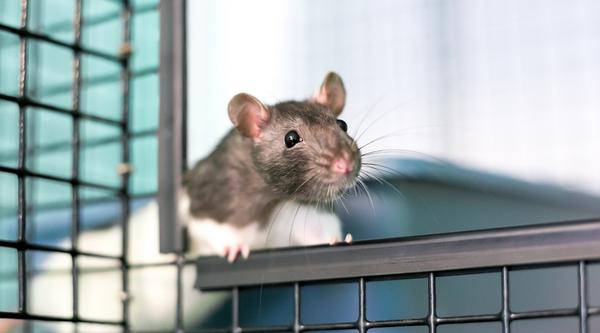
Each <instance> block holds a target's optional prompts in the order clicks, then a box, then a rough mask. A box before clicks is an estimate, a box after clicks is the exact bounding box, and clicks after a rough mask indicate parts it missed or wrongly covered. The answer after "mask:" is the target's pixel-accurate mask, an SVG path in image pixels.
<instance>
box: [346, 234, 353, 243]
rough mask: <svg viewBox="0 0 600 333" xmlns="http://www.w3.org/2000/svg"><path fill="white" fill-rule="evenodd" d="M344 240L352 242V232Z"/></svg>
mask: <svg viewBox="0 0 600 333" xmlns="http://www.w3.org/2000/svg"><path fill="white" fill-rule="evenodd" d="M344 242H346V243H347V244H350V243H352V234H351V233H347V234H346V238H344Z"/></svg>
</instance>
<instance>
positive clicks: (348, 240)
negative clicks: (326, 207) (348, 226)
mask: <svg viewBox="0 0 600 333" xmlns="http://www.w3.org/2000/svg"><path fill="white" fill-rule="evenodd" d="M337 243H339V239H338V238H337V237H336V236H331V237H330V238H329V245H335V244H337ZM344 243H346V244H350V243H352V234H351V233H347V234H346V237H344Z"/></svg>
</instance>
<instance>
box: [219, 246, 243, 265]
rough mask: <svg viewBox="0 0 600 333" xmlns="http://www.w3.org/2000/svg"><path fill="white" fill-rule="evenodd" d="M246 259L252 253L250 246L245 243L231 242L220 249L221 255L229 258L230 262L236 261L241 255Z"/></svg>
mask: <svg viewBox="0 0 600 333" xmlns="http://www.w3.org/2000/svg"><path fill="white" fill-rule="evenodd" d="M240 255H241V256H242V258H244V259H248V256H249V255H250V246H249V245H248V244H244V243H241V242H240V243H237V242H236V243H230V244H226V245H224V246H223V248H221V250H220V251H219V256H221V257H224V258H227V261H228V262H230V263H231V262H234V261H235V260H236V259H237V258H238V257H239V256H240Z"/></svg>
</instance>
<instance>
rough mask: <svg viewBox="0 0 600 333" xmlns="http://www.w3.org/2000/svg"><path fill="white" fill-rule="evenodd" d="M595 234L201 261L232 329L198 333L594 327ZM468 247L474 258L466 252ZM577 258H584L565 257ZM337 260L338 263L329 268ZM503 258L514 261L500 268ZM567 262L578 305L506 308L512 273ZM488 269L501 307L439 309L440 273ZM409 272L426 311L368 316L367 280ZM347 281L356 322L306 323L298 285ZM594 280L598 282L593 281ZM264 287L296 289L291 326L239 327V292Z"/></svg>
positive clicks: (532, 232) (201, 278)
mask: <svg viewBox="0 0 600 333" xmlns="http://www.w3.org/2000/svg"><path fill="white" fill-rule="evenodd" d="M599 231H600V223H599V222H598V221H570V222H565V223H559V224H548V225H542V226H533V227H516V228H504V229H497V230H491V231H476V232H462V233H456V234H450V235H437V236H427V237H410V238H404V239H397V240H391V241H386V242H383V243H381V242H379V243H378V242H364V243H358V244H354V245H350V246H341V247H333V248H331V247H317V248H313V249H291V250H284V251H279V252H278V251H263V252H259V253H257V254H255V255H254V257H250V259H248V262H241V263H238V264H236V265H233V266H231V265H230V266H229V267H226V264H222V263H219V261H218V260H215V259H210V258H207V259H201V260H200V261H199V262H198V263H197V270H198V277H197V281H196V287H198V288H200V289H203V290H207V291H210V290H230V291H231V295H232V299H233V302H232V309H231V311H232V324H231V327H229V328H220V329H206V330H200V331H198V332H203V333H208V332H214V333H224V332H279V331H292V332H305V331H321V330H343V329H350V330H357V331H358V332H366V331H367V330H369V329H374V328H384V327H407V326H419V327H427V331H428V332H430V333H433V332H437V330H438V327H439V326H442V325H450V324H470V323H489V322H497V323H500V324H501V327H502V332H503V333H510V332H511V331H513V328H511V323H513V322H515V321H522V320H527V319H542V318H566V317H570V318H577V320H578V325H579V329H578V332H580V333H587V332H591V330H590V321H589V319H588V318H589V317H590V316H598V315H600V306H598V305H597V304H596V305H595V306H592V305H590V304H589V295H590V293H589V283H590V278H589V274H588V272H587V270H588V269H587V267H588V265H589V264H597V263H598V262H597V261H595V260H597V259H598V257H599V255H598V253H600V252H599V250H600V249H599V246H600V242H599V239H600V237H599V236H600V232H599ZM586 235H587V236H586ZM519 238H520V239H519ZM478 248H479V249H478ZM427 249H429V250H427ZM277 252H278V253H277ZM468 252H470V253H471V254H472V256H469V255H465V254H466V253H468ZM385 253H387V255H385ZM557 253H562V254H560V255H557ZM474 256H478V257H481V260H473V258H474ZM576 257H580V258H583V259H585V260H572V259H569V258H576ZM375 258H379V260H377V259H375ZM587 258H594V259H590V260H587ZM334 262H335V263H336V265H331V263H334ZM508 262H514V264H506V265H504V264H502V265H497V264H498V263H508ZM568 265H571V266H576V267H577V281H576V282H577V306H576V307H567V308H558V309H542V310H528V311H516V310H511V306H510V304H511V303H510V289H511V287H510V285H511V282H510V273H511V272H516V271H520V270H528V269H536V268H551V267H565V266H568ZM490 272H492V273H498V274H500V280H499V281H500V283H499V284H498V285H497V286H496V288H498V290H501V310H500V311H499V312H497V313H487V314H477V315H458V316H442V315H439V314H438V313H437V302H438V300H437V299H438V289H437V287H436V284H437V279H438V278H440V277H445V276H452V275H474V274H475V275H476V274H480V273H490ZM407 277H408V278H411V277H413V278H414V277H420V278H426V279H427V306H428V313H427V315H426V316H424V317H420V318H409V319H394V320H370V319H369V318H367V316H366V313H367V312H366V311H367V306H368V304H367V288H366V284H367V283H368V282H371V281H381V280H397V279H402V278H407ZM332 278H335V279H332ZM263 281H266V283H264V282H263ZM315 281H316V282H315ZM348 282H350V283H354V285H355V286H357V288H356V292H357V293H358V298H357V299H358V318H357V320H355V321H349V322H331V323H330V322H327V323H322V324H321V323H319V324H314V323H305V322H303V320H302V316H301V301H302V300H301V299H302V297H301V290H302V288H303V287H304V286H310V285H313V284H315V283H317V284H319V283H333V284H336V283H348ZM592 283H597V281H593V280H592ZM269 284H273V285H283V286H291V287H293V291H294V292H293V299H294V309H293V322H292V323H290V324H289V325H278V326H252V327H243V326H242V325H241V324H240V313H242V312H243V311H250V309H240V306H239V304H240V290H241V289H244V288H262V286H263V285H269ZM424 296H425V295H424ZM371 306H372V305H371Z"/></svg>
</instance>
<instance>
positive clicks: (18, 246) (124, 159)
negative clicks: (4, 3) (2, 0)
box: [0, 0, 131, 331]
mask: <svg viewBox="0 0 600 333" xmlns="http://www.w3.org/2000/svg"><path fill="white" fill-rule="evenodd" d="M130 14H131V8H130V4H129V1H127V0H125V1H123V2H122V11H121V13H120V17H121V24H122V29H123V35H122V37H121V42H122V46H123V47H122V49H121V51H122V52H121V54H120V55H113V54H110V53H107V52H103V51H99V50H94V49H91V48H87V47H85V46H83V45H82V38H81V34H82V28H83V24H84V18H83V12H82V0H76V1H75V13H74V24H73V30H74V41H73V42H72V43H68V42H64V41H61V40H59V39H56V38H54V37H52V36H50V35H47V34H44V33H40V32H34V31H31V30H30V29H29V16H30V1H28V0H21V15H20V26H19V28H14V27H11V26H9V25H5V24H0V31H4V32H8V33H11V34H14V35H17V36H18V37H19V87H18V95H17V96H11V95H6V94H2V93H0V100H5V101H9V102H13V103H16V104H18V108H19V117H18V123H19V125H18V126H19V131H18V135H19V137H18V141H19V145H18V164H17V167H16V168H12V167H7V166H0V172H3V173H9V174H13V175H16V176H17V178H18V238H17V240H16V241H7V240H0V247H5V248H12V249H15V250H17V259H18V289H19V294H18V309H17V312H0V318H12V319H22V320H26V322H25V329H26V331H29V330H31V327H30V326H29V325H28V324H29V322H28V321H27V320H42V321H50V322H58V321H60V322H72V323H91V324H108V325H119V326H122V327H124V328H125V330H128V326H129V323H128V317H129V315H128V306H127V298H126V297H124V306H123V311H122V318H123V319H122V320H119V321H110V320H95V319H89V318H83V317H81V315H80V306H79V277H80V270H79V264H78V257H80V256H87V257H93V258H104V259H114V260H118V261H119V262H120V270H121V272H122V290H123V292H124V293H125V294H127V293H128V290H129V287H128V278H127V276H128V269H129V265H128V263H127V248H128V247H127V241H128V233H127V230H128V227H127V223H128V216H129V203H130V191H129V173H128V172H122V173H121V176H120V178H121V179H120V182H121V185H120V186H117V187H114V186H109V185H104V184H100V183H95V182H90V181H84V180H82V179H80V149H81V133H80V124H81V121H82V120H93V121H95V122H99V123H104V124H108V125H113V126H117V127H118V128H119V129H120V132H121V134H120V137H119V138H118V139H116V140H118V141H119V142H120V143H121V148H122V155H121V157H120V158H121V163H122V165H123V166H128V165H129V155H130V154H129V140H130V133H129V80H130V65H129V59H130V52H129V51H128V50H129V43H130V28H129V26H130ZM107 19H114V17H105V18H100V19H97V20H95V22H90V24H100V23H102V22H104V21H106V20H107ZM32 40H34V41H38V42H39V41H42V42H45V43H48V44H51V45H55V46H58V47H61V48H65V49H69V50H71V51H72V52H73V64H72V68H73V77H72V84H73V86H72V96H73V97H72V103H71V108H64V107H59V106H55V105H51V104H48V103H44V102H40V101H38V100H36V99H35V97H32V96H29V95H28V89H27V86H28V84H29V82H28V77H27V73H28V70H29V68H28V58H29V57H30V54H29V52H28V44H29V42H30V41H32ZM82 55H92V56H95V57H98V58H101V59H104V60H106V61H109V62H113V63H115V64H118V65H119V66H120V68H121V73H120V80H121V85H122V87H123V89H122V92H121V93H122V101H123V103H122V109H121V120H118V121H117V120H113V119H110V118H105V117H101V116H97V115H92V114H88V113H86V112H85V111H86V110H82V109H81V90H82V89H81V85H82V74H81V59H82ZM59 88H60V87H59ZM63 89H67V90H68V91H70V90H71V88H70V87H67V88H63ZM57 91H58V92H60V89H58V90H57ZM28 108H40V109H43V110H47V111H51V112H55V113H60V114H63V115H67V116H69V117H71V118H72V121H73V128H72V133H71V142H70V143H68V144H69V145H70V146H71V150H72V159H71V167H72V176H71V177H60V176H55V175H50V174H45V173H40V172H34V171H31V170H29V169H28V168H27V167H26V165H27V163H26V158H27V154H28V152H30V151H31V150H32V149H46V148H47V149H49V150H52V149H58V148H60V145H58V146H56V147H29V143H28V142H27V141H28V140H27V125H26V124H27V120H26V114H27V112H26V110H27V109H28ZM96 144H98V143H96ZM28 178H34V179H36V178H37V179H46V180H51V181H55V182H59V183H63V184H68V185H69V186H70V187H71V203H70V206H71V235H70V238H71V244H72V246H71V248H70V249H64V248H61V247H58V246H50V245H41V244H36V243H33V242H30V241H28V240H27V239H26V235H27V228H28V216H27V213H28V208H27V202H26V197H27V196H26V179H28ZM83 186H85V187H87V188H91V189H100V190H106V191H109V192H110V193H113V194H114V195H115V196H118V197H119V199H120V205H121V214H122V215H121V217H122V218H121V227H122V231H123V232H122V239H121V250H122V252H121V255H119V256H112V255H106V254H100V253H91V252H86V251H82V250H80V249H79V247H78V239H79V234H80V230H81V214H80V213H81V207H80V188H81V187H83ZM31 250H36V251H44V252H48V253H63V254H68V255H70V257H71V265H72V266H71V267H72V269H71V287H72V291H73V293H72V296H73V297H72V313H73V315H72V316H69V317H57V316H47V315H37V314H32V313H31V312H30V311H29V307H28V290H27V282H28V278H29V277H30V272H28V269H27V251H31ZM76 329H77V328H76Z"/></svg>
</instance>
